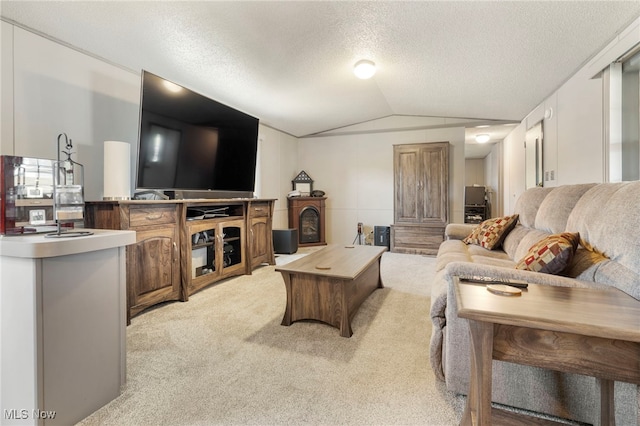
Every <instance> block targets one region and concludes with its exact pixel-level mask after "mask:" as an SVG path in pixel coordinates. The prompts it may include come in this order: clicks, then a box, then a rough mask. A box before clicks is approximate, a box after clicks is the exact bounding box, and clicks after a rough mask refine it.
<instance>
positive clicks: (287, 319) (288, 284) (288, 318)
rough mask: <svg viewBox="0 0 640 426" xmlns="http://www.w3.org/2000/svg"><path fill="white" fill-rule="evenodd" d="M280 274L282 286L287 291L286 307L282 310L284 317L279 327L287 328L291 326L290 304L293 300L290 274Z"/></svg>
mask: <svg viewBox="0 0 640 426" xmlns="http://www.w3.org/2000/svg"><path fill="white" fill-rule="evenodd" d="M281 273H282V279H283V280H284V286H285V288H286V290H287V305H286V306H285V309H284V316H283V317H282V323H281V325H286V326H289V325H291V303H292V302H293V298H292V295H291V274H288V273H286V272H281Z"/></svg>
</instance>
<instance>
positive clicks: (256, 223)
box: [85, 199, 275, 324]
mask: <svg viewBox="0 0 640 426" xmlns="http://www.w3.org/2000/svg"><path fill="white" fill-rule="evenodd" d="M274 202H275V200H271V199H269V200H255V199H246V200H172V201H155V200H154V201H148V200H145V201H128V200H127V201H94V202H87V203H86V206H85V226H86V227H87V228H96V229H114V230H120V229H121V230H133V231H136V244H134V245H131V246H129V247H127V255H126V258H127V324H129V323H130V321H131V318H132V317H134V316H136V315H138V314H139V313H140V312H142V311H143V310H145V309H147V308H149V307H151V306H153V305H156V304H158V303H162V302H166V301H172V300H181V301H187V300H188V298H189V296H190V295H192V294H193V293H195V292H196V291H198V290H200V289H202V288H204V287H206V286H208V285H210V284H212V283H214V282H216V281H218V280H220V279H223V278H227V277H231V276H234V275H242V274H251V271H252V270H253V268H255V267H256V266H258V265H260V264H262V263H269V264H271V265H275V256H274V253H273V242H272V235H271V229H272V217H273V204H274ZM218 209H223V211H224V213H221V214H217V213H215V212H218V211H219V210H218ZM195 210H202V211H205V212H214V213H212V214H209V213H207V214H206V215H205V214H203V215H202V217H198V215H197V212H196V213H195V214H193V213H194V211H195ZM194 216H195V217H194Z"/></svg>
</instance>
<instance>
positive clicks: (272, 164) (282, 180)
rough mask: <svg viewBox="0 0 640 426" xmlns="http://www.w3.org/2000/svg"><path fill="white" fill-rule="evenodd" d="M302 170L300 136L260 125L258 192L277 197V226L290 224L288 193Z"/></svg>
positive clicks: (259, 195)
mask: <svg viewBox="0 0 640 426" xmlns="http://www.w3.org/2000/svg"><path fill="white" fill-rule="evenodd" d="M298 173H299V170H298V139H297V138H295V137H293V136H291V135H287V134H285V133H282V132H280V131H278V130H274V129H272V128H269V127H266V126H263V125H260V130H259V135H258V169H257V170H256V195H257V196H258V197H260V198H277V201H276V203H275V208H274V216H273V228H274V229H287V228H289V212H288V209H287V193H288V192H289V191H291V180H293V178H295V177H296V175H297V174H298Z"/></svg>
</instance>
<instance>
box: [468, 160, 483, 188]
mask: <svg viewBox="0 0 640 426" xmlns="http://www.w3.org/2000/svg"><path fill="white" fill-rule="evenodd" d="M484 166H485V164H484V158H469V159H467V160H465V161H464V185H465V186H473V185H485V170H484Z"/></svg>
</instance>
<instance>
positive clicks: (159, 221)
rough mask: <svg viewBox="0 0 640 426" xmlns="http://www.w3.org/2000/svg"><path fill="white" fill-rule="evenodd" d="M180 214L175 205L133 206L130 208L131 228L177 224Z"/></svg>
mask: <svg viewBox="0 0 640 426" xmlns="http://www.w3.org/2000/svg"><path fill="white" fill-rule="evenodd" d="M177 221H178V214H177V213H176V206H174V205H166V206H164V205H160V206H131V207H130V208H129V227H131V228H133V227H138V226H149V225H163V224H174V225H175V224H176V223H177Z"/></svg>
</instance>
